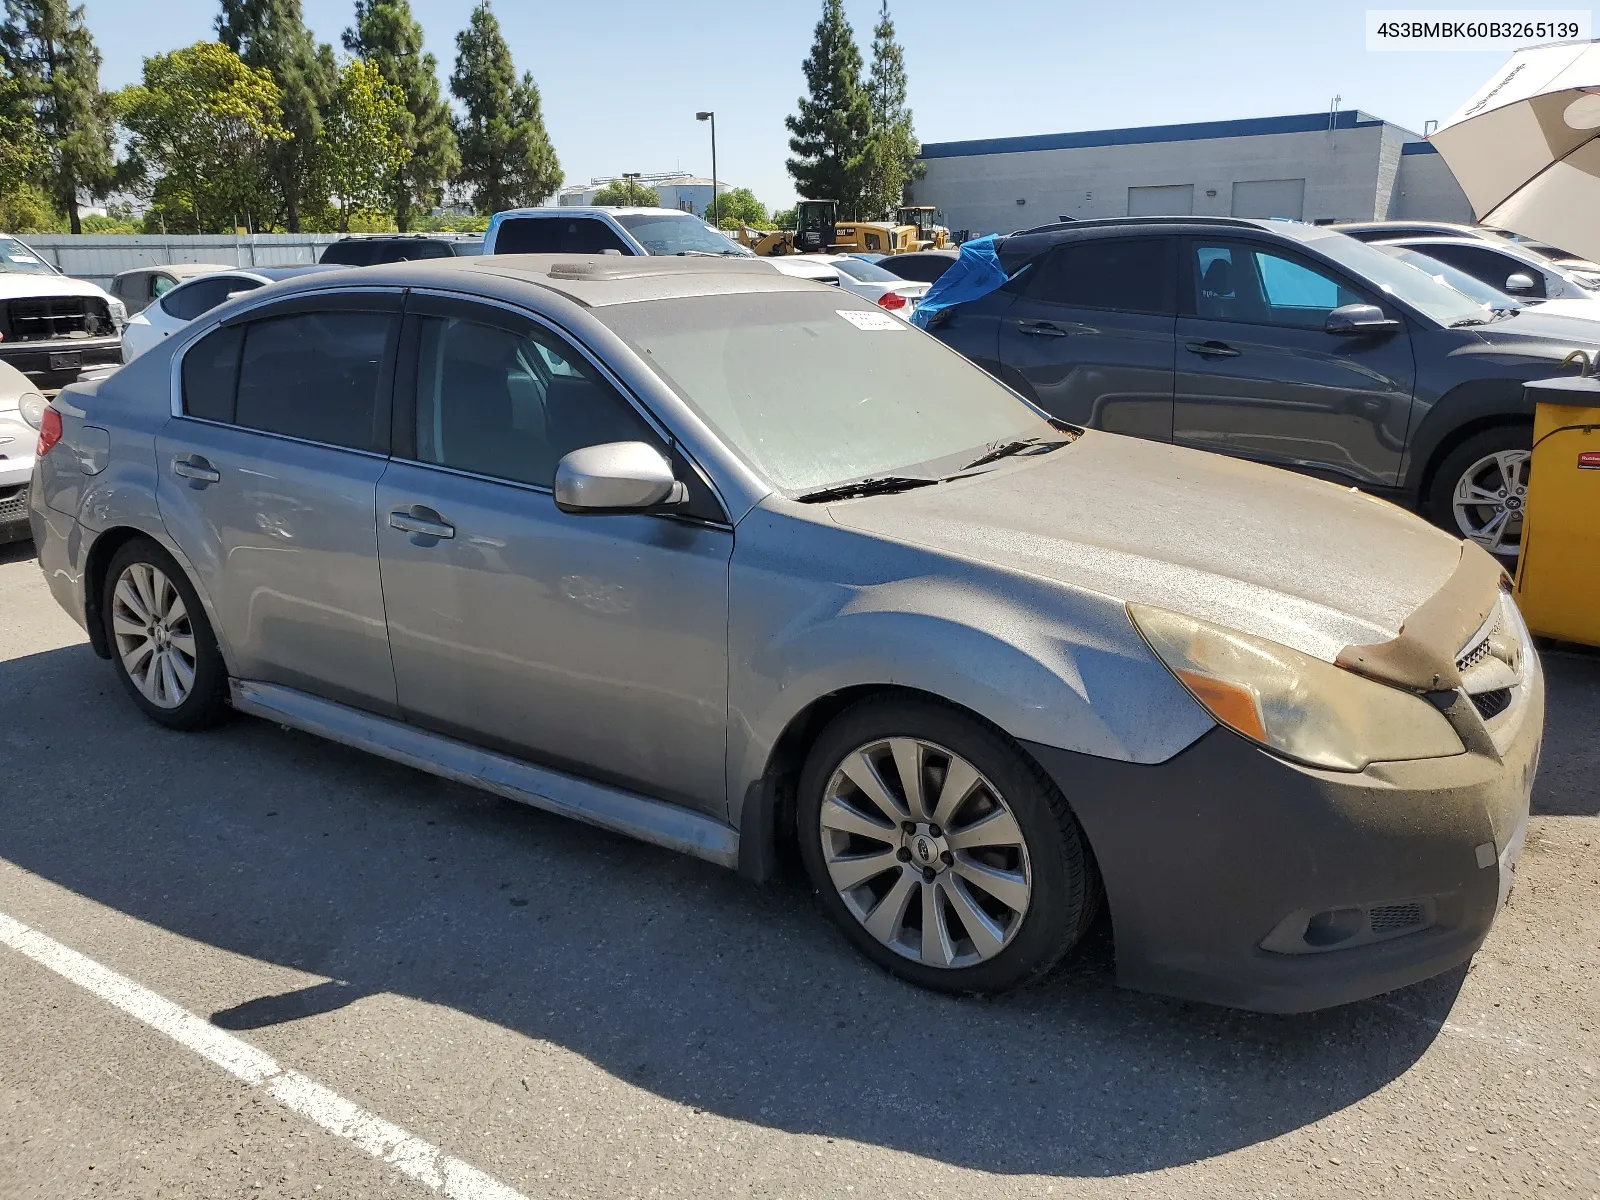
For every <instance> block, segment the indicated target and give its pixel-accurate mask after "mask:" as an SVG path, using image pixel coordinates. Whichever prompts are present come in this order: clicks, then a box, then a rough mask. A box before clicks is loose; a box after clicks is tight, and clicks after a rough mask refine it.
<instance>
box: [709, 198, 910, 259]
mask: <svg viewBox="0 0 1600 1200" xmlns="http://www.w3.org/2000/svg"><path fill="white" fill-rule="evenodd" d="M917 234H918V231H917V227H916V226H915V225H894V224H890V223H889V222H888V221H844V222H841V221H840V220H839V204H838V201H836V200H802V201H800V202H799V203H798V204H796V205H795V227H794V228H793V229H773V230H769V231H766V232H760V231H757V230H753V229H740V230H736V231H735V233H734V236H735V239H736V240H737V241H738V242H739V243H740V244H741V245H744V246H747V247H749V248H750V249H751V250H752V251H754V252H755V253H756V254H760V255H767V256H770V257H777V256H779V255H784V254H855V253H873V254H905V253H906V252H908V251H911V250H916V249H918V236H917Z"/></svg>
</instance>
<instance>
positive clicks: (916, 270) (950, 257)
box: [879, 250, 959, 283]
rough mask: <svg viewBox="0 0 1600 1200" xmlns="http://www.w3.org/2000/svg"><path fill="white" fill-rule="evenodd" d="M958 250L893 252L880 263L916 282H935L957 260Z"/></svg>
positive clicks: (890, 270) (883, 266) (888, 269)
mask: <svg viewBox="0 0 1600 1200" xmlns="http://www.w3.org/2000/svg"><path fill="white" fill-rule="evenodd" d="M958 253H959V251H956V250H916V251H913V252H912V253H910V254H891V255H889V256H888V257H887V258H886V259H884V260H883V262H881V263H880V264H879V265H880V266H881V267H882V268H883V269H884V270H885V271H888V272H889V273H890V274H892V275H898V276H900V278H901V279H909V280H911V281H912V282H914V283H934V282H936V281H937V280H938V278H939V276H941V275H943V274H944V273H945V272H946V271H948V270H949V269H950V264H951V263H953V262H955V261H956V255H957V254H958Z"/></svg>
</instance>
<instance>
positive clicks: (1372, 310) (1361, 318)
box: [1322, 304, 1400, 337]
mask: <svg viewBox="0 0 1600 1200" xmlns="http://www.w3.org/2000/svg"><path fill="white" fill-rule="evenodd" d="M1322 327H1323V329H1325V330H1327V331H1328V332H1329V333H1333V334H1338V335H1340V336H1342V337H1357V336H1361V335H1366V334H1375V333H1399V332H1400V322H1399V321H1396V320H1393V319H1392V318H1389V317H1386V316H1384V315H1383V309H1381V308H1379V307H1378V306H1377V305H1376V304H1341V305H1340V306H1339V307H1338V308H1336V309H1334V310H1333V311H1332V312H1330V313H1329V314H1328V319H1327V321H1326V322H1325V323H1324V324H1323V326H1322Z"/></svg>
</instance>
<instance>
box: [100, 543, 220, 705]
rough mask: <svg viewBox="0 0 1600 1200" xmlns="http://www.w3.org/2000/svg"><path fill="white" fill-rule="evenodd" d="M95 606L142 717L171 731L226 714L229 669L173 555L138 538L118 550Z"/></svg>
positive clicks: (122, 678)
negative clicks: (101, 615)
mask: <svg viewBox="0 0 1600 1200" xmlns="http://www.w3.org/2000/svg"><path fill="white" fill-rule="evenodd" d="M100 611H101V613H102V614H103V619H104V621H105V631H106V643H107V645H109V646H110V647H111V661H112V666H113V669H114V670H115V671H116V673H117V678H118V679H119V680H120V681H121V682H122V686H123V687H124V688H125V689H127V692H128V694H129V695H130V696H132V697H133V702H134V703H135V704H137V705H138V706H139V708H140V710H141V711H143V713H144V714H145V716H147V717H149V718H150V719H151V720H152V721H155V722H157V723H158V724H161V725H165V726H166V727H167V728H168V729H203V728H205V727H207V726H209V725H215V724H216V723H217V722H219V721H221V720H222V719H223V718H224V717H226V715H227V711H228V709H227V696H228V671H227V667H226V666H225V665H224V664H223V661H222V654H221V652H220V651H219V650H218V649H217V639H216V637H215V636H214V635H213V634H212V632H211V624H210V622H209V621H207V620H206V614H205V609H204V608H202V607H201V605H200V597H199V595H198V594H197V593H196V592H195V590H194V585H193V584H191V583H190V582H189V578H188V576H187V575H185V574H184V572H183V568H181V567H180V566H178V564H177V563H176V562H175V561H173V558H172V556H171V555H170V554H168V553H167V552H166V551H165V550H163V549H162V548H161V547H160V546H158V545H157V544H156V543H155V542H153V541H151V540H150V539H149V538H143V537H140V538H135V539H133V540H132V541H130V542H128V543H127V544H126V545H124V546H122V547H121V548H120V549H118V550H117V552H116V553H115V554H114V555H113V556H112V558H111V565H110V566H109V567H108V568H107V569H106V578H105V594H104V596H103V597H102V600H101V605H100Z"/></svg>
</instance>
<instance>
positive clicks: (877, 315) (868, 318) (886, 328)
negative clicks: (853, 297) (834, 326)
mask: <svg viewBox="0 0 1600 1200" xmlns="http://www.w3.org/2000/svg"><path fill="white" fill-rule="evenodd" d="M833 311H834V312H836V313H838V314H839V315H840V316H841V317H843V318H844V319H845V320H846V321H849V322H850V324H852V325H854V326H855V327H856V328H857V329H865V330H867V331H868V332H870V333H891V332H893V331H894V330H896V329H904V328H905V327H906V323H905V322H904V321H902V320H901V319H900V318H899V317H891V316H890V315H889V314H888V313H886V312H858V311H857V310H855V309H853V308H836V309H834V310H833Z"/></svg>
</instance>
